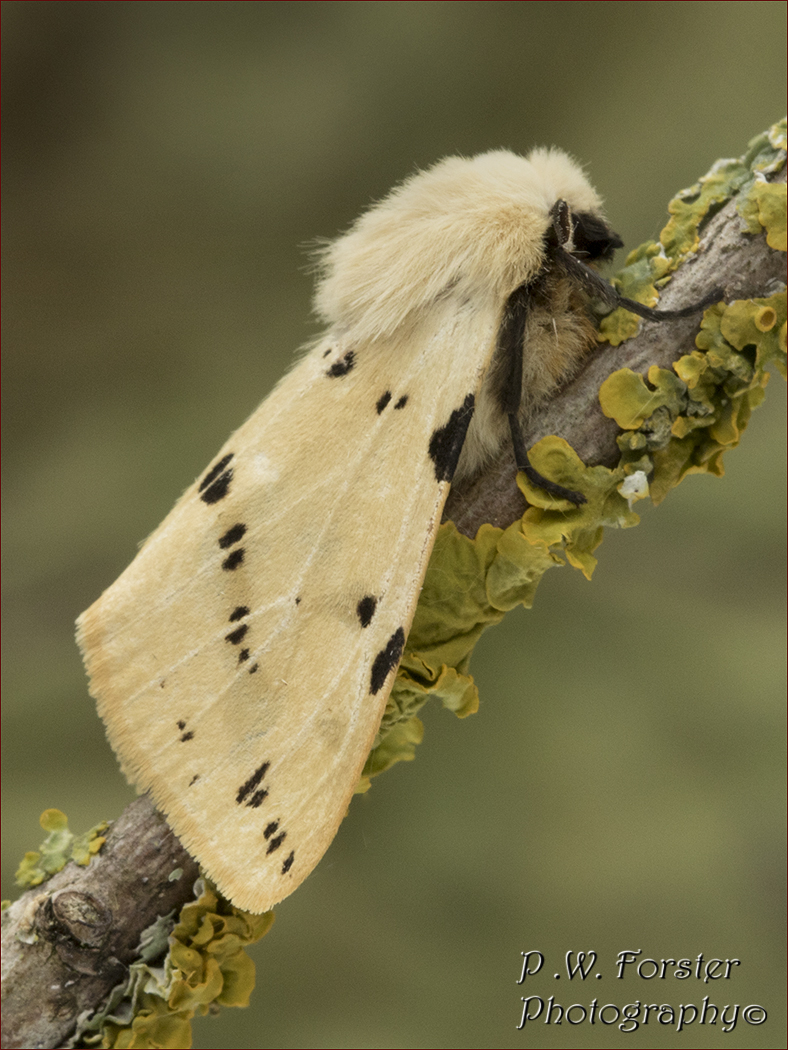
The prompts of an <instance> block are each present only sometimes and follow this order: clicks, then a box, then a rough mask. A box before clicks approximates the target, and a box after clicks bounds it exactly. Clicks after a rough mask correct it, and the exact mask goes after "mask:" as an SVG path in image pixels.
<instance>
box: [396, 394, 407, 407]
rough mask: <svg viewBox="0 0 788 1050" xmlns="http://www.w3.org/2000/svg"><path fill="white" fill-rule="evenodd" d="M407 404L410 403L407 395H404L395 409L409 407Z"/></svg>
mask: <svg viewBox="0 0 788 1050" xmlns="http://www.w3.org/2000/svg"><path fill="white" fill-rule="evenodd" d="M407 403H408V395H407V394H403V395H402V397H401V398H400V399H399V401H398V402H397V403H396V405H395V406H394V408H404V407H405V405H407Z"/></svg>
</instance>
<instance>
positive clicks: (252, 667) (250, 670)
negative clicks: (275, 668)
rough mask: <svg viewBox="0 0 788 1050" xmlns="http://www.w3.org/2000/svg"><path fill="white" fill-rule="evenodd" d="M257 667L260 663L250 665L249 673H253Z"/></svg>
mask: <svg viewBox="0 0 788 1050" xmlns="http://www.w3.org/2000/svg"><path fill="white" fill-rule="evenodd" d="M259 667H260V664H252V666H251V667H250V668H249V674H254V673H255V671H256V670H257V669H258V668H259Z"/></svg>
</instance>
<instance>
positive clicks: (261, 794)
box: [246, 788, 268, 809]
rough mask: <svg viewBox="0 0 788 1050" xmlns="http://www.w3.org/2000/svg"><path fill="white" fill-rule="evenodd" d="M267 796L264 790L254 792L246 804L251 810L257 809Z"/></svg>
mask: <svg viewBox="0 0 788 1050" xmlns="http://www.w3.org/2000/svg"><path fill="white" fill-rule="evenodd" d="M267 795H268V792H267V791H266V789H265V788H261V789H260V790H259V791H255V793H254V794H253V795H252V797H251V798H250V799H249V801H248V802H247V803H246V804H247V806H250V807H251V808H252V809H257V807H258V806H259V805H260V804H261V803H262V801H263V799H264V798H266V797H267Z"/></svg>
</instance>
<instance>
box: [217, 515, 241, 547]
mask: <svg viewBox="0 0 788 1050" xmlns="http://www.w3.org/2000/svg"><path fill="white" fill-rule="evenodd" d="M245 532H246V526H245V525H243V524H241V522H240V521H239V522H238V524H237V525H233V527H232V528H230V529H228V530H227V532H225V534H224V536H222V538H221V539H220V540H219V546H220V547H221V548H222V550H223V551H224V550H227V548H228V547H232V545H233V544H234V543H237V542H238V541H239V540H241V539H243V537H244V534H245Z"/></svg>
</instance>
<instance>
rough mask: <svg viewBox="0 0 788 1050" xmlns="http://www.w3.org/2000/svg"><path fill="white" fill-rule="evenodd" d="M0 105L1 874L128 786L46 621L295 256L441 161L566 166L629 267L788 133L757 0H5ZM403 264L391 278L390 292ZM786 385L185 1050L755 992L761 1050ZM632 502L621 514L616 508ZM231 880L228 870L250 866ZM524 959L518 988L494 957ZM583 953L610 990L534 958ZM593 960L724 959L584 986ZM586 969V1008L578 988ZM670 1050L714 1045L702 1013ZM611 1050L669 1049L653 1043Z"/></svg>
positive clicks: (289, 316)
mask: <svg viewBox="0 0 788 1050" xmlns="http://www.w3.org/2000/svg"><path fill="white" fill-rule="evenodd" d="M2 13H3V31H4V39H3V47H4V71H3V76H4V81H3V86H4V91H5V96H4V102H5V108H4V117H5V128H4V137H5V150H6V152H5V186H4V188H5V209H4V232H5V274H4V295H5V300H4V305H5V313H4V322H5V341H4V350H5V385H4V394H5V398H4V405H5V418H4V437H5V453H6V458H5V468H6V469H5V495H6V501H5V621H4V626H5V631H4V661H3V670H4V675H5V698H6V704H5V717H6V734H5V738H4V746H5V750H4V772H5V813H6V823H5V832H6V840H5V860H4V867H3V887H4V888H3V895H4V896H14V895H15V894H16V890H15V888H14V886H13V871H14V868H15V866H16V864H17V863H18V861H19V859H20V858H21V856H22V854H23V852H24V850H25V849H30V848H34V847H35V846H36V845H37V844H38V842H39V841H40V838H41V834H42V833H41V831H40V829H39V827H38V824H37V818H38V815H39V813H40V812H41V811H42V810H43V809H44V808H46V807H48V806H57V807H59V808H61V809H63V810H65V811H66V812H67V813H68V815H69V818H70V820H71V824H72V827H74V828H75V829H76V830H84V829H85V828H87V827H88V826H89V825H91V824H94V823H96V822H98V821H99V820H101V819H103V818H113V817H116V816H117V815H118V814H119V813H120V812H121V810H122V808H123V807H124V805H125V804H126V802H127V801H128V800H129V799H131V798H132V797H133V792H132V790H131V789H130V788H128V787H127V786H126V785H125V784H124V782H123V779H122V777H121V774H120V773H119V771H118V769H117V766H116V763H115V759H114V757H113V755H112V753H111V751H110V750H109V747H108V745H107V744H106V742H105V740H104V734H103V731H102V727H101V725H100V723H99V721H98V718H97V716H96V715H95V712H94V708H93V703H92V701H91V700H90V698H89V696H88V694H87V689H86V682H85V678H84V674H83V670H82V666H81V663H80V659H79V655H78V653H77V649H76V646H75V644H74V641H73V621H74V618H75V617H76V616H77V614H78V613H79V612H80V611H81V610H82V609H84V608H85V607H87V606H88V605H89V604H90V603H91V602H92V601H93V600H94V599H95V598H96V597H97V596H98V594H99V593H100V592H101V590H102V589H103V588H104V587H106V586H107V585H109V584H110V583H111V582H112V581H113V580H114V579H115V577H116V576H117V574H118V573H119V572H120V571H121V570H122V569H123V568H124V567H125V566H126V564H127V563H128V562H129V561H130V560H131V558H132V557H133V555H134V553H135V550H136V545H137V544H138V543H139V542H140V541H141V540H142V539H143V538H144V537H145V536H146V535H147V534H148V533H149V532H150V531H151V530H152V529H153V528H154V527H155V526H156V525H157V524H158V523H159V521H160V520H161V519H162V518H163V517H164V515H165V514H166V513H167V512H168V511H169V509H170V507H171V505H172V504H173V502H174V501H175V498H176V497H177V496H178V495H179V493H180V492H181V491H182V490H183V489H184V488H185V487H186V485H188V484H189V483H191V481H192V480H193V478H194V477H195V476H196V475H197V474H198V473H200V472H201V471H202V470H203V468H204V467H205V465H206V464H207V463H208V461H209V460H210V459H211V457H212V456H213V454H214V453H215V451H216V450H217V449H218V448H219V446H220V445H221V444H222V443H223V441H224V440H225V438H226V437H227V436H228V435H229V433H230V432H231V431H232V430H233V429H234V428H235V427H236V426H237V425H238V424H240V423H241V422H242V421H243V419H244V418H245V417H246V416H247V415H248V413H249V412H250V411H251V410H252V409H253V408H254V407H255V406H256V405H257V403H258V402H259V401H260V400H261V399H262V397H263V396H264V395H265V394H266V392H267V391H268V390H269V388H270V387H271V386H272V384H273V383H274V382H275V381H276V379H277V378H278V377H279V376H280V375H281V374H282V372H283V370H284V369H285V368H286V367H287V363H288V361H289V360H290V359H291V356H292V354H293V351H294V350H295V349H296V348H297V347H298V346H299V345H300V344H301V343H302V342H304V341H305V340H306V339H307V338H309V337H310V336H311V335H312V334H313V333H314V332H315V330H316V329H315V325H314V322H313V321H312V319H311V318H310V312H309V311H310V306H309V302H310V294H311V279H310V277H309V275H308V273H307V272H306V269H305V261H306V260H305V255H304V245H305V243H306V242H308V241H309V240H311V239H312V238H315V237H317V236H321V237H327V236H332V235H334V234H335V233H336V232H337V231H338V230H341V229H342V228H344V227H346V226H347V225H348V224H349V223H350V222H351V221H352V220H353V219H354V218H355V216H356V215H357V214H358V213H359V211H360V210H361V209H362V208H364V207H365V206H366V205H367V204H368V203H369V202H370V201H371V200H374V199H376V198H378V197H380V196H381V195H383V194H384V193H385V192H386V191H387V190H388V189H389V188H390V186H391V185H392V184H393V183H395V182H396V181H398V180H399V179H401V178H403V177H404V176H405V175H407V174H408V173H410V172H411V171H412V170H413V169H414V167H415V166H417V165H418V166H421V167H424V166H427V165H429V164H430V163H432V162H433V161H435V160H437V159H438V158H440V157H443V156H445V155H446V154H451V153H464V154H473V153H475V152H479V151H482V150H487V149H491V148H494V147H501V146H504V147H508V148H511V149H513V150H515V151H517V152H526V151H527V150H529V149H530V148H531V147H532V146H534V145H538V144H556V145H560V146H562V147H564V148H565V149H568V150H569V151H571V152H572V153H574V154H575V155H576V156H577V157H578V158H580V159H581V160H582V161H583V162H584V163H585V164H587V165H588V170H589V173H590V175H591V178H592V181H593V182H594V184H595V185H596V187H597V188H598V189H599V191H600V192H601V193H602V194H603V196H604V197H605V198H606V200H607V210H608V215H609V218H610V220H611V222H612V224H613V226H614V228H615V229H616V230H618V231H619V232H620V233H621V235H622V236H623V237H624V240H625V243H626V244H627V245H628V247H633V246H635V245H637V244H638V243H639V242H640V241H642V240H644V239H646V238H647V237H653V236H654V235H656V234H657V233H658V231H659V229H660V228H661V226H662V225H663V220H664V215H665V204H666V202H667V200H668V199H669V198H670V197H671V196H672V195H673V193H674V192H675V191H676V190H678V189H680V188H681V187H683V186H686V185H688V184H690V183H692V182H693V181H694V180H695V179H696V178H697V177H698V176H700V175H701V174H703V173H704V172H705V171H706V170H707V169H708V167H709V166H710V165H711V163H712V162H713V161H714V160H716V159H717V158H718V157H720V156H733V155H738V154H740V153H742V152H743V151H744V149H745V146H746V144H747V141H748V139H749V138H750V137H752V136H753V135H755V134H756V133H758V132H760V131H762V130H763V129H764V128H766V127H768V126H769V125H770V124H771V123H772V122H773V121H774V120H776V119H778V118H779V117H780V116H781V115H782V113H783V110H784V93H785V68H784V38H785V6H784V4H782V3H690V2H681V3H647V2H638V3H571V4H570V3H497V2H486V3H474V2H469V3H452V2H448V3H233V2H221V3H210V2H206V3H190V2H185V3H123V2H119V3H112V4H106V3H71V2H59V3H29V2H24V3H17V2H8V0H7V2H5V3H3V5H2ZM392 280H396V275H395V274H394V275H392ZM784 427H785V392H784V389H783V384H782V383H781V382H779V381H777V378H776V377H774V381H773V382H772V384H771V386H770V388H769V390H768V396H767V401H766V404H765V406H764V407H763V408H762V409H760V410H759V411H758V413H757V414H756V415H755V416H754V418H753V421H752V423H751V427H750V430H749V431H748V433H747V435H746V438H745V441H744V442H743V446H742V448H741V449H739V450H737V451H736V452H734V453H733V454H732V455H730V456H729V459H728V463H727V468H728V476H727V477H726V478H725V479H723V480H722V481H717V480H713V479H710V478H690V479H689V480H688V481H687V482H685V483H684V484H683V485H682V486H681V487H680V489H679V490H677V491H676V492H675V493H674V494H673V495H672V496H671V498H669V499H668V500H667V502H666V503H665V504H664V505H663V506H661V507H660V508H659V510H658V511H657V512H653V511H650V510H646V512H645V513H644V521H643V524H642V525H641V526H640V527H639V528H637V529H635V530H630V531H628V532H626V533H608V536H607V537H606V542H605V543H604V545H603V547H602V548H601V551H600V552H599V553H600V555H601V560H600V565H599V567H598V569H597V574H596V577H595V579H594V582H593V585H591V586H589V585H588V584H587V583H586V581H585V580H584V579H583V578H582V577H581V576H580V575H579V573H577V572H574V571H573V570H571V569H569V568H565V569H562V570H561V571H557V572H554V573H551V574H549V575H548V576H547V578H546V579H545V580H544V582H543V584H542V587H541V589H540V592H539V595H538V599H537V603H536V606H535V608H534V609H533V610H532V611H531V612H528V613H526V612H525V611H524V610H519V614H518V613H517V612H516V613H514V614H512V615H511V616H510V617H508V618H507V620H506V622H505V623H504V624H503V625H502V626H501V627H499V628H497V629H495V630H494V631H491V632H490V633H489V634H488V635H487V636H486V637H485V638H484V639H483V640H482V643H481V644H480V646H479V648H478V651H477V654H476V655H475V657H474V663H473V671H474V673H475V676H476V678H477V681H478V684H479V688H480V692H481V697H482V704H481V709H480V711H479V713H478V715H476V716H475V717H473V718H471V719H469V720H467V721H465V722H459V721H457V720H456V719H454V717H453V716H451V715H449V714H448V713H446V712H443V711H441V710H437V709H436V710H434V711H433V710H427V711H426V715H425V722H426V726H427V734H426V739H425V742H424V744H423V745H422V746H421V748H420V749H419V754H418V757H417V760H416V762H415V763H413V764H411V765H407V766H405V765H401V766H399V767H397V768H396V769H394V770H392V771H391V772H389V773H388V774H386V775H385V776H384V777H381V778H380V779H379V780H377V781H376V782H375V783H374V785H373V788H372V790H371V792H370V793H369V795H367V796H365V797H363V798H359V799H356V800H355V801H354V802H353V805H352V807H351V812H350V816H349V818H348V819H347V820H346V821H345V823H344V825H343V827H342V829H341V831H340V834H339V836H338V838H337V840H336V841H335V843H334V845H333V846H332V848H331V850H330V851H329V853H328V855H327V856H326V858H325V859H324V861H323V862H322V863H321V864H320V866H319V867H318V869H317V870H316V872H315V873H314V874H313V875H312V876H311V877H310V878H309V879H308V881H307V882H306V883H305V884H304V885H303V886H302V887H301V888H300V889H299V891H298V892H297V893H296V894H294V895H293V896H292V897H291V898H290V899H288V900H287V901H286V902H285V903H284V904H283V905H282V906H281V907H280V908H279V909H278V913H277V921H276V924H275V926H274V929H273V931H272V932H271V933H270V934H269V936H268V937H267V938H266V939H265V940H264V941H263V942H262V943H261V944H260V945H259V946H258V947H257V948H256V949H255V950H254V957H255V959H256V962H257V965H258V987H257V990H256V992H255V994H254V998H253V1002H252V1005H251V1007H250V1008H249V1009H248V1010H246V1011H240V1010H236V1011H224V1012H223V1013H222V1016H221V1017H220V1018H219V1019H218V1020H216V1019H210V1020H208V1019H206V1020H200V1021H198V1022H196V1023H195V1045H196V1046H198V1047H208V1046H210V1047H267V1046H270V1047H304V1046H309V1047H490V1046H495V1047H519V1046H530V1047H585V1046H588V1047H592V1046H608V1045H610V1044H611V1042H613V1043H615V1041H616V1039H623V1038H624V1037H623V1036H622V1034H621V1033H620V1032H619V1031H618V1029H617V1028H615V1027H605V1026H602V1025H600V1024H598V1023H597V1024H596V1025H595V1026H594V1027H591V1026H589V1025H588V1024H585V1025H578V1026H569V1025H567V1024H566V1023H564V1024H563V1025H562V1026H560V1027H558V1026H556V1027H545V1026H544V1025H543V1024H540V1025H535V1026H533V1027H527V1028H526V1029H524V1030H523V1031H517V1029H516V1025H517V1024H518V1023H519V1019H520V1007H521V1003H520V996H521V995H527V994H537V995H542V996H543V997H545V998H546V997H547V996H549V995H550V994H555V995H556V996H557V998H558V1001H560V1002H563V1003H564V1005H569V1004H570V1003H573V1002H581V1003H586V1004H588V1003H589V1002H590V1001H591V999H592V998H594V997H595V996H597V997H599V999H600V1002H601V1003H604V1002H614V1003H617V1004H618V1005H619V1006H624V1005H625V1004H626V1003H629V1002H633V1001H635V1000H638V999H640V1000H643V1001H648V1002H660V1003H662V1002H665V1003H671V1004H673V1005H674V1006H677V1005H678V1004H680V1003H686V1002H695V1003H699V1002H700V1001H701V1000H702V998H703V996H704V995H706V994H708V995H710V996H711V998H712V1001H714V1002H717V1003H718V1005H724V1004H726V1003H739V1004H740V1005H741V1006H742V1007H743V1006H745V1005H747V1004H749V1003H760V1004H761V1005H763V1006H764V1007H766V1009H767V1010H768V1011H769V1020H768V1021H767V1022H766V1024H764V1025H762V1026H761V1027H752V1026H748V1025H746V1024H744V1023H743V1022H742V1021H741V1020H740V1022H739V1025H738V1026H737V1028H736V1030H735V1031H734V1032H732V1033H730V1034H728V1035H726V1036H724V1040H725V1043H726V1045H727V1046H729V1047H775V1046H781V1045H784V1040H785V1035H784V1029H783V1018H784V1014H783V1008H782V988H783V982H782V977H783V975H782V970H783V964H784V958H785V956H784V948H783V937H782V929H783V923H782V921H781V915H780V913H781V909H782V880H781V876H780V871H781V864H782V857H783V850H782V845H781V837H782V821H781V820H780V817H779V816H778V809H779V805H778V802H779V800H780V799H781V797H782V792H781V790H780V788H781V784H782V731H781V725H782V709H783V699H784V677H783V661H782V622H783V621H782V617H783V593H784V587H783V578H784V561H783V558H784V554H783V507H784V479H785V453H784ZM641 506H642V504H641ZM251 862H253V859H252V861H251ZM530 949H540V950H542V951H543V952H545V953H546V955H547V963H546V965H545V969H544V971H543V974H542V975H539V976H538V977H536V978H531V979H529V981H528V985H527V986H523V987H519V986H518V985H517V984H516V979H517V977H518V976H519V972H520V962H521V956H520V952H521V951H525V950H530ZM581 949H582V950H588V949H595V950H596V951H597V952H599V953H600V958H601V961H600V966H599V967H598V968H599V969H601V971H602V972H603V974H604V977H603V979H602V980H600V981H593V982H590V981H589V982H587V983H586V984H585V985H583V986H580V987H577V982H576V981H575V982H572V984H571V985H569V986H568V985H567V981H566V978H565V977H564V978H563V979H562V980H561V981H558V982H556V981H555V980H554V979H553V977H552V974H553V973H554V972H555V971H556V970H557V969H558V968H559V966H560V964H561V960H562V959H563V956H564V953H565V952H566V951H568V950H575V951H577V950H581ZM622 949H642V950H643V953H644V955H645V956H651V957H656V958H657V959H659V958H662V957H663V956H666V957H671V958H681V957H684V956H689V957H691V958H695V957H696V956H697V955H698V954H699V953H701V952H702V953H704V956H705V957H706V958H707V959H708V958H711V957H713V956H720V957H722V958H730V957H736V958H739V959H741V961H742V963H741V966H740V967H738V968H737V969H736V970H734V975H733V977H732V979H731V980H729V981H727V982H718V983H717V984H715V985H711V986H707V985H704V984H702V983H701V982H698V981H696V980H690V981H678V982H677V981H675V980H673V981H668V980H666V981H662V982H658V981H650V982H647V981H643V980H638V979H637V978H634V979H627V980H624V981H616V980H614V979H613V973H612V961H613V959H614V957H615V955H616V953H617V952H618V951H620V950H622ZM592 984H593V986H592ZM678 1038H680V1039H681V1041H682V1043H683V1045H684V1046H686V1047H706V1046H708V1047H712V1046H717V1045H719V1042H720V1040H721V1039H722V1038H723V1037H722V1035H721V1033H720V1026H719V1024H718V1025H717V1026H716V1027H706V1028H700V1027H698V1026H697V1025H696V1026H694V1027H693V1028H690V1029H688V1030H686V1031H685V1032H684V1033H683V1034H682V1035H681V1036H680V1037H678ZM626 1039H627V1042H628V1043H629V1044H630V1045H634V1046H644V1047H653V1046H663V1045H664V1046H669V1045H673V1043H674V1041H677V1036H676V1033H675V1029H673V1028H667V1027H662V1026H657V1025H655V1024H654V1023H651V1024H649V1026H648V1028H646V1029H642V1028H641V1029H640V1030H638V1031H637V1032H635V1033H634V1034H632V1035H629V1036H627V1037H626Z"/></svg>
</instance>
